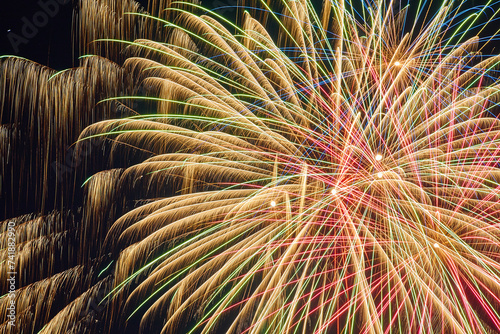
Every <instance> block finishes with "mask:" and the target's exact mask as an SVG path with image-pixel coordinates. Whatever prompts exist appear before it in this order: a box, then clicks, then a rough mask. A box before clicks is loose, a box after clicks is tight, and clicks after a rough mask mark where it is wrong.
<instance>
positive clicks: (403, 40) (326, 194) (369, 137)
mask: <svg viewBox="0 0 500 334" xmlns="http://www.w3.org/2000/svg"><path fill="white" fill-rule="evenodd" d="M282 5H283V7H284V10H283V14H282V15H281V16H278V15H275V14H273V12H271V13H270V14H271V15H272V16H273V17H274V19H276V20H277V22H278V24H279V27H278V29H279V38H278V42H276V41H275V39H273V37H272V36H271V35H270V33H269V32H268V31H267V30H266V29H265V28H264V26H262V25H261V24H260V23H259V22H258V21H256V20H255V19H253V18H252V17H251V15H250V14H248V13H246V14H245V17H244V19H243V23H242V25H241V28H239V27H236V26H233V27H232V28H233V29H235V30H236V31H237V32H236V34H232V33H230V32H229V30H228V29H227V28H226V27H224V25H223V24H221V23H220V21H218V20H216V19H214V18H213V17H211V16H197V15H194V14H191V13H190V12H189V11H179V13H178V15H179V16H178V20H177V21H176V23H175V24H174V23H166V24H167V25H168V27H169V28H170V29H171V31H172V35H173V36H174V35H175V36H176V39H175V42H171V43H166V44H160V43H156V42H153V41H150V40H140V41H136V42H134V43H128V44H129V46H128V49H129V52H131V53H132V54H133V55H134V57H131V58H129V59H127V61H126V62H125V68H130V69H131V71H133V72H138V73H140V74H141V75H142V76H143V77H144V81H143V86H144V87H145V89H146V90H147V91H148V92H149V94H150V95H149V96H154V97H144V98H142V99H144V100H146V101H147V102H149V103H150V104H151V105H155V106H156V107H157V113H155V114H152V115H142V116H138V117H133V118H128V119H124V120H112V121H105V122H102V123H96V124H94V125H92V126H91V127H89V128H88V129H87V130H86V131H85V132H84V133H83V134H82V136H81V138H82V140H84V139H85V138H93V137H96V136H97V137H102V136H105V137H106V138H110V139H112V142H113V148H112V156H114V155H115V154H120V155H122V154H123V152H124V151H130V152H135V151H137V150H139V151H147V152H149V153H151V154H152V156H151V157H150V158H148V159H146V160H144V161H143V162H140V163H138V164H136V165H133V166H131V167H128V168H127V169H126V170H125V171H124V173H123V175H122V176H121V178H120V179H121V182H122V184H127V185H129V186H128V187H129V188H128V190H127V193H134V192H136V191H140V192H141V195H140V197H138V198H141V197H142V198H144V197H146V198H147V197H155V196H157V194H161V193H162V191H163V190H162V189H164V187H165V185H166V184H169V185H172V186H173V187H174V192H179V193H180V194H178V195H175V196H172V197H168V198H165V199H156V200H153V201H152V202H150V203H148V204H146V205H143V206H140V207H138V208H137V209H135V210H132V211H130V212H129V213H127V214H125V215H124V216H122V217H121V218H120V219H118V220H117V221H116V222H115V223H114V224H113V226H112V227H111V229H110V231H109V233H108V236H107V239H106V247H108V248H109V249H116V248H117V247H118V248H120V249H123V251H122V252H121V253H120V256H119V259H118V261H117V264H116V276H115V289H114V290H113V292H112V293H111V295H110V298H115V300H124V301H125V302H124V303H123V304H122V305H119V306H118V305H116V304H115V307H116V309H118V310H120V311H121V312H123V313H119V312H117V313H116V314H125V315H126V316H127V317H128V318H127V321H129V322H133V321H140V328H141V331H143V332H146V331H148V330H151V329H154V328H159V327H161V328H163V330H162V332H164V333H174V332H178V330H179V328H185V330H188V331H189V330H191V331H195V332H201V333H210V332H216V331H218V330H223V331H226V332H231V333H232V332H245V333H246V332H248V333H261V332H272V333H277V332H280V333H281V332H283V333H285V332H286V333H288V332H311V333H312V332H315V333H327V332H332V331H333V332H335V330H336V331H337V332H344V333H352V332H356V333H358V332H359V333H383V332H417V331H419V330H420V331H422V332H443V333H451V332H453V333H479V332H487V331H494V329H497V330H498V329H500V315H499V313H498V309H499V306H500V299H499V297H498V296H499V295H500V255H499V250H500V248H499V241H500V231H499V223H500V221H499V207H500V206H499V192H500V187H499V183H498V178H499V176H500V170H499V169H498V158H499V156H500V152H499V151H500V148H499V141H500V139H499V135H500V133H499V129H500V127H499V125H500V124H499V122H498V119H496V118H495V117H494V116H492V114H491V110H492V108H495V107H496V101H497V98H498V88H499V86H498V84H497V83H496V82H495V83H493V84H492V85H487V84H485V81H488V80H490V79H489V78H490V77H491V76H490V73H488V71H490V70H491V71H492V69H493V66H495V65H496V64H497V62H498V60H499V58H498V57H488V58H486V59H484V60H477V57H476V56H475V55H476V51H475V49H476V48H477V44H478V39H477V38H472V39H468V40H465V41H460V42H459V43H458V44H453V45H451V44H448V40H447V38H446V34H447V33H449V31H448V30H447V29H448V28H449V27H450V26H452V23H450V22H455V21H456V17H455V16H456V15H457V11H456V10H452V9H451V8H452V6H451V5H453V4H452V3H444V4H443V6H442V7H440V9H439V10H438V12H437V13H436V14H435V15H434V17H433V18H432V19H430V20H429V21H428V22H427V24H426V26H425V27H424V28H423V29H422V30H421V31H418V32H417V31H415V30H413V29H412V30H411V31H410V32H409V33H408V34H406V35H404V34H402V31H401V29H402V24H403V22H404V20H403V19H404V18H405V16H406V15H407V12H406V11H403V12H401V13H399V14H393V11H392V9H391V8H392V6H393V4H392V3H391V4H387V3H377V4H372V7H371V11H370V14H369V15H367V16H366V17H365V21H363V22H359V20H356V19H355V16H354V14H353V13H352V12H350V11H349V10H347V9H346V8H345V6H346V4H344V3H343V2H338V3H335V2H334V3H331V2H326V3H325V5H324V7H323V10H322V15H321V16H318V15H317V13H316V12H315V11H314V9H313V7H312V5H311V3H308V2H306V1H292V2H287V3H283V4H282ZM193 7H196V6H193ZM219 19H221V18H219ZM454 20H455V21H454ZM223 23H224V22H223ZM225 23H227V22H225ZM363 35H364V36H363ZM400 36H402V37H400ZM131 98H132V99H140V98H139V97H131ZM119 99H120V100H124V98H119ZM125 99H127V98H125ZM125 146H127V147H129V148H132V149H127V148H124V147H125ZM163 193H164V191H163ZM117 317H118V319H123V318H122V316H117Z"/></svg>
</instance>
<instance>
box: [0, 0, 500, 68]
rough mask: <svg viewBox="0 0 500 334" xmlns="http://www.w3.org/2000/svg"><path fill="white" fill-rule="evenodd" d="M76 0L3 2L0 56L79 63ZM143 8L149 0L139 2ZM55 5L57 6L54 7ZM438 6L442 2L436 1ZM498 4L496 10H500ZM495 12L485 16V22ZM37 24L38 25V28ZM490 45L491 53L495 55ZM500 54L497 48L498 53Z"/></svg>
mask: <svg viewBox="0 0 500 334" xmlns="http://www.w3.org/2000/svg"><path fill="white" fill-rule="evenodd" d="M77 2H78V1H76V0H9V1H2V10H1V11H0V55H17V56H21V57H25V58H28V59H31V60H34V61H36V62H38V63H40V64H43V65H47V66H49V67H52V68H54V69H57V70H61V69H65V68H69V67H72V66H74V65H76V64H77V61H76V56H78V55H74V54H73V43H72V32H71V31H72V21H73V11H74V9H73V7H74V6H75V5H74V4H75V3H77ZM139 2H141V3H142V4H143V5H146V4H147V0H141V1H139ZM403 2H404V3H406V1H403ZM485 2H486V0H468V1H465V3H464V7H467V8H473V7H474V6H477V5H479V4H482V3H485ZM226 3H228V4H232V3H235V1H232V0H209V1H204V2H203V4H204V5H205V6H207V7H209V8H210V7H214V6H215V7H217V6H221V5H224V4H226ZM54 4H57V5H56V6H54ZM435 5H436V6H437V5H439V1H436V2H435ZM499 7H500V6H499V5H496V6H495V8H499ZM492 13H493V9H492V10H490V11H487V12H486V13H485V14H484V15H483V18H482V19H483V20H484V19H487V17H488V15H491V14H492ZM35 23H37V25H38V26H37V25H35ZM499 26H500V25H499V24H498V23H496V24H495V23H494V24H492V25H491V28H490V29H489V30H488V31H487V32H486V34H494V33H495V31H494V29H496V28H497V27H499ZM495 45H500V44H499V43H498V42H494V43H491V45H490V48H489V50H487V51H488V52H489V53H491V52H493V53H495V49H494V48H495ZM496 52H498V48H497V50H496Z"/></svg>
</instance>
